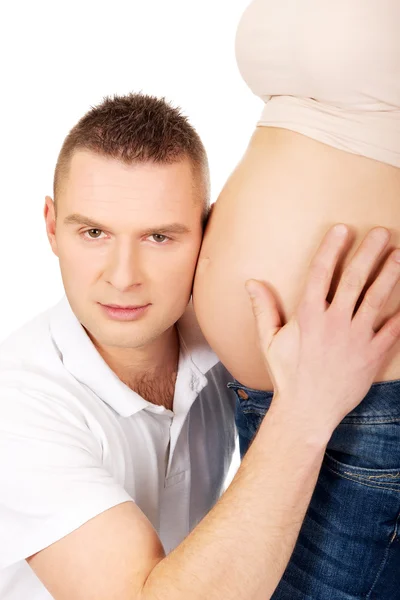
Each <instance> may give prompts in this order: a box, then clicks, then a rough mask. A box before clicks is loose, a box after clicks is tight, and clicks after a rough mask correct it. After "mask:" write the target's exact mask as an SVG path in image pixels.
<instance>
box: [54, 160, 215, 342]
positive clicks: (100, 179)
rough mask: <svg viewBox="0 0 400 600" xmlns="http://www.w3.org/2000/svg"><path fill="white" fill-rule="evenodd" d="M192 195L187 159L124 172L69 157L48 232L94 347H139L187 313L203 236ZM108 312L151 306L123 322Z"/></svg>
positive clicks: (113, 164) (116, 164) (118, 165)
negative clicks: (119, 308) (115, 306)
mask: <svg viewBox="0 0 400 600" xmlns="http://www.w3.org/2000/svg"><path fill="white" fill-rule="evenodd" d="M196 194H197V195H198V194H199V190H198V187H197V186H195V181H194V175H193V171H192V168H191V164H190V162H189V160H186V159H185V160H182V161H181V162H179V163H175V164H171V165H156V164H137V165H130V166H127V165H125V164H124V163H122V162H120V161H118V160H114V159H109V158H105V157H102V156H99V155H97V154H95V153H91V152H87V151H77V152H75V153H74V155H73V157H72V159H71V164H70V170H69V174H68V177H67V178H66V180H65V181H64V182H62V190H61V193H60V196H59V198H58V205H57V221H56V227H55V232H54V205H53V202H52V201H51V199H50V198H46V207H45V217H46V225H47V231H48V235H49V239H50V243H51V245H52V249H53V251H54V252H55V254H56V255H57V256H58V257H59V261H60V268H61V275H62V279H63V283H64V287H65V291H66V295H67V298H68V300H69V302H70V305H71V307H72V310H73V311H74V313H75V315H76V316H77V318H78V319H79V321H80V322H81V323H82V325H83V326H84V327H85V328H86V329H87V331H88V333H89V334H90V335H91V336H92V337H93V338H94V340H95V341H96V342H97V343H98V344H100V345H102V346H104V347H106V346H109V347H118V348H139V347H143V346H145V345H146V344H149V343H151V342H152V341H154V340H155V339H157V338H158V337H159V336H161V335H162V334H163V333H164V332H166V331H167V330H168V329H169V328H170V327H171V326H172V325H173V324H174V323H175V322H176V321H177V320H178V319H179V318H180V317H181V315H182V314H183V312H184V310H185V308H186V306H187V304H188V302H189V299H190V293H191V289H192V282H193V276H194V271H195V267H196V261H197V257H198V253H199V249H200V244H201V238H202V225H201V214H202V208H203V207H202V204H201V202H200V201H199V200H198V199H197V201H196ZM81 217H85V218H86V219H87V220H88V221H87V223H86V222H84V220H83V219H81ZM53 232H54V233H53ZM110 304H114V305H118V306H123V307H127V306H135V307H137V306H142V307H143V306H147V308H145V309H143V310H141V311H140V310H139V311H135V312H134V313H132V318H130V316H131V315H130V314H128V316H127V319H128V320H121V319H122V316H121V315H122V313H119V314H118V317H117V318H116V317H115V314H114V315H111V314H110V313H109V312H108V311H107V309H105V308H104V306H102V305H110Z"/></svg>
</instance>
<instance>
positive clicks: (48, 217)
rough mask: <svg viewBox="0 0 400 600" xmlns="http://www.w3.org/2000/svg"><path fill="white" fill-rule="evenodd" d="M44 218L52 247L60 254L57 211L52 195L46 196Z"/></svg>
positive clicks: (56, 253)
mask: <svg viewBox="0 0 400 600" xmlns="http://www.w3.org/2000/svg"><path fill="white" fill-rule="evenodd" d="M43 214H44V219H45V222H46V232H47V237H48V240H49V242H50V246H51V249H52V250H53V252H54V254H55V255H56V256H58V249H57V241H56V213H55V206H54V202H53V200H52V199H51V198H50V196H46V198H45V204H44V210H43Z"/></svg>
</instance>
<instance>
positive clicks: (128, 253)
mask: <svg viewBox="0 0 400 600" xmlns="http://www.w3.org/2000/svg"><path fill="white" fill-rule="evenodd" d="M106 279H107V281H108V283H110V284H111V285H112V286H113V287H115V288H116V289H117V290H119V291H120V292H123V291H125V290H127V289H129V288H131V287H132V286H139V285H141V284H142V283H143V274H142V268H141V257H140V251H139V249H137V248H134V247H133V245H132V244H129V243H124V244H122V243H121V244H119V245H117V246H116V247H115V249H114V252H113V254H112V257H111V260H110V265H109V267H108V269H107V273H106Z"/></svg>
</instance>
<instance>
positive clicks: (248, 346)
mask: <svg viewBox="0 0 400 600" xmlns="http://www.w3.org/2000/svg"><path fill="white" fill-rule="evenodd" d="M399 198H400V169H396V168H395V167H392V166H389V165H386V164H383V163H380V162H377V161H374V160H371V159H368V158H364V157H362V156H358V155H354V154H350V153H347V152H344V151H341V150H338V149H336V148H333V147H330V146H327V145H325V144H322V143H320V142H317V141H315V140H312V139H311V138H307V137H305V136H303V135H301V134H299V133H295V132H293V131H289V130H284V129H278V128H271V127H258V128H257V129H256V131H255V133H254V135H253V137H252V139H251V141H250V144H249V147H248V149H247V151H246V153H245V155H244V157H243V159H242V161H241V162H240V164H239V165H238V167H237V168H236V169H235V171H234V172H233V174H232V175H231V177H230V179H229V180H228V182H227V184H226V186H225V187H224V189H223V191H222V193H221V195H220V197H219V198H218V200H217V202H216V203H215V208H214V210H213V213H212V217H211V219H210V221H209V225H208V228H207V231H206V234H205V236H204V240H203V244H202V249H201V253H200V259H199V262H198V267H197V271H196V278H195V284H194V290H193V302H194V307H195V311H196V316H197V318H198V321H199V324H200V326H201V328H202V331H203V333H204V335H205V336H206V338H207V340H208V342H209V343H210V345H211V346H212V347H213V348H214V350H215V352H216V353H217V355H218V356H219V357H220V359H221V361H222V362H223V363H224V364H225V366H226V367H227V369H228V370H229V371H230V372H231V373H232V375H233V376H234V377H235V378H236V379H237V380H238V381H240V382H241V383H242V384H243V385H246V386H249V387H252V388H255V389H264V390H272V389H273V382H272V380H271V377H270V376H269V375H268V374H267V373H266V372H265V369H264V362H263V357H262V355H261V352H260V351H259V349H258V346H257V343H256V342H257V334H256V329H255V325H254V322H253V317H252V314H251V311H250V309H249V307H248V303H247V297H246V294H245V292H244V287H243V284H244V282H245V281H246V280H247V279H249V278H252V277H254V278H259V279H262V280H263V281H265V282H268V285H269V286H270V287H271V289H272V290H273V292H274V293H275V295H276V298H277V300H278V305H279V309H280V314H281V316H282V318H283V321H284V322H286V320H287V319H288V317H289V315H290V314H292V312H293V310H294V308H295V306H296V303H297V301H298V298H299V290H300V289H301V286H302V285H303V283H304V279H305V277H306V274H307V267H308V265H309V263H310V260H311V257H312V256H313V253H314V252H315V249H316V248H317V246H318V243H319V240H320V238H321V236H322V235H323V233H324V232H325V231H326V229H327V228H328V227H329V226H330V225H332V224H333V223H336V222H344V223H347V224H348V225H349V226H350V230H351V236H350V237H349V240H348V246H347V247H348V250H349V252H348V253H347V254H346V256H344V257H343V258H342V259H341V261H340V262H339V265H338V268H337V270H336V272H335V275H334V278H333V282H332V287H331V290H330V295H331V296H332V294H333V293H334V291H335V289H336V287H337V283H338V279H339V277H340V275H341V273H343V271H344V268H345V267H346V266H347V264H348V263H349V260H350V258H351V256H352V253H353V252H354V250H355V248H356V247H357V245H358V244H359V243H360V241H361V239H362V238H363V237H364V235H365V233H366V232H367V231H368V230H369V229H370V228H371V227H373V226H375V225H377V224H380V225H382V226H385V227H387V228H388V229H390V231H391V234H392V237H391V246H390V247H388V248H387V249H386V251H385V252H386V255H387V253H388V252H390V250H391V249H392V248H393V247H394V245H397V244H399V243H400V210H399ZM383 258H384V256H382V257H381V260H383ZM399 306H400V286H397V287H396V289H395V291H394V293H393V295H392V297H391V299H390V300H389V301H388V302H387V304H386V306H385V307H383V309H382V312H381V314H380V316H379V319H378V321H377V323H376V326H377V327H378V326H379V325H381V324H382V323H383V322H385V320H387V319H388V318H389V317H390V316H391V315H393V314H394V312H395V311H396V310H397V309H398V307H399ZM397 378H400V345H397V346H396V347H395V348H393V350H392V352H391V353H390V355H389V356H388V357H387V360H386V362H385V364H384V365H382V367H381V369H380V370H379V372H378V373H377V374H376V379H375V381H385V380H389V379H397Z"/></svg>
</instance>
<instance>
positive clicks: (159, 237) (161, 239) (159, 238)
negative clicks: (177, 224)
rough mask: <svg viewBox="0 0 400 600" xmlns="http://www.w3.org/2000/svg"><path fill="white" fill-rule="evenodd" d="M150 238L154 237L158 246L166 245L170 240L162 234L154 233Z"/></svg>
mask: <svg viewBox="0 0 400 600" xmlns="http://www.w3.org/2000/svg"><path fill="white" fill-rule="evenodd" d="M150 237H152V238H153V239H154V241H155V242H157V243H158V244H162V243H163V242H164V243H165V241H166V240H168V239H169V238H168V237H167V236H166V235H162V234H161V233H153V235H151V236H150Z"/></svg>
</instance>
